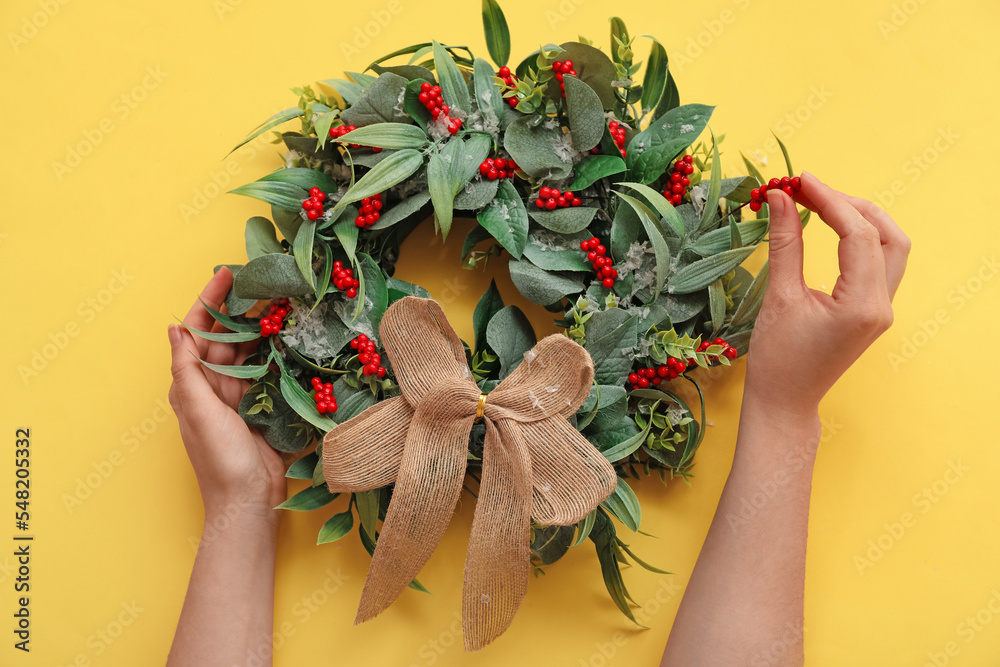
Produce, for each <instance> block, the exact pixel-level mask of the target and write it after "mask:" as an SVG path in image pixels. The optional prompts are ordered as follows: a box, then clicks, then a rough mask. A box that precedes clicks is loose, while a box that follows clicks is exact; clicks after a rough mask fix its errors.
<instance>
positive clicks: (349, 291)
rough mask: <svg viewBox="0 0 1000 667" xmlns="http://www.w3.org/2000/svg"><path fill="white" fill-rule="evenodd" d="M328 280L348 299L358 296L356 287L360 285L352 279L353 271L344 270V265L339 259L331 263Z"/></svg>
mask: <svg viewBox="0 0 1000 667" xmlns="http://www.w3.org/2000/svg"><path fill="white" fill-rule="evenodd" d="M330 279H331V280H333V286H334V287H336V288H337V289H339V290H343V291H344V295H345V296H346V297H347V298H348V299H353V298H354V297H356V296H357V295H358V286H359V285H360V284H361V283H360V282H358V280H357V278H355V277H354V270H353V269H347V268H344V263H343V262H341V261H340V260H339V259H338V260H337V261H336V262H334V263H333V271H331V272H330Z"/></svg>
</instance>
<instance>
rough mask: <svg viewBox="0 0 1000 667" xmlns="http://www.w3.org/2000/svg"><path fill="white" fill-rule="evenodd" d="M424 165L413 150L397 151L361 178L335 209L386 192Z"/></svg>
mask: <svg viewBox="0 0 1000 667" xmlns="http://www.w3.org/2000/svg"><path fill="white" fill-rule="evenodd" d="M423 164H424V156H423V154H422V153H421V152H420V151H418V150H416V149H413V148H404V149H403V150H400V151H397V152H395V153H393V154H392V155H390V156H389V157H387V158H386V159H384V160H382V161H381V162H379V163H378V164H377V165H375V166H374V167H372V169H371V171H369V172H368V173H367V174H365V175H364V176H362V177H361V179H360V180H358V182H357V183H355V184H354V185H353V186H352V187H351V189H350V190H348V191H347V192H345V193H344V197H343V198H342V199H341V200H340V201H339V202H338V203H337V208H338V209H340V208H343V207H344V206H346V205H347V204H353V203H354V202H356V201H361V200H362V199H364V198H365V197H371V196H372V195H375V194H378V193H380V192H384V191H385V190H388V189H389V188H391V187H392V186H394V185H398V184H399V183H402V182H403V181H405V180H406V179H407V178H409V177H410V176H412V175H413V174H414V173H415V172H416V171H417V170H418V169H420V167H421V166H422V165H423Z"/></svg>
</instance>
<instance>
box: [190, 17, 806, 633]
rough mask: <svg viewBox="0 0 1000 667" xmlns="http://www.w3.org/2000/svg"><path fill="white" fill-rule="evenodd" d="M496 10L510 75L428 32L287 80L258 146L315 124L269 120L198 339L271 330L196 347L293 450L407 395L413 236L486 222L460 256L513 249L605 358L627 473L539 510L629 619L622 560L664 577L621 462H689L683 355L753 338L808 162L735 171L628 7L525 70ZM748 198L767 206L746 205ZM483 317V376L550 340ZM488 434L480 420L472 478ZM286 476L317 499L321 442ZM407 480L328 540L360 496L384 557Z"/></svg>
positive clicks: (721, 351) (526, 272)
mask: <svg viewBox="0 0 1000 667" xmlns="http://www.w3.org/2000/svg"><path fill="white" fill-rule="evenodd" d="M483 17H484V25H485V30H486V42H487V46H488V49H489V53H490V56H491V58H492V60H493V62H494V63H496V65H497V66H499V69H498V70H496V69H494V68H493V66H491V65H490V64H489V63H488V62H487V61H486V60H483V59H481V58H475V57H474V55H473V54H472V52H471V51H469V49H467V48H466V47H461V46H454V47H451V46H444V45H442V44H439V43H438V42H433V41H432V42H430V43H425V44H416V45H413V46H410V47H407V48H403V49H400V50H398V51H395V52H393V53H391V54H389V55H387V56H385V57H383V58H379V59H378V60H376V61H375V62H373V63H372V64H371V66H370V67H369V68H368V71H369V72H371V73H370V74H369V73H353V72H352V73H348V75H349V77H350V78H349V79H331V80H326V81H322V82H320V84H321V86H322V87H321V89H320V90H329V91H330V92H328V93H324V92H317V91H316V90H314V89H313V88H311V87H304V88H301V89H293V91H294V92H295V93H296V94H298V95H299V103H298V105H297V106H296V107H293V108H291V109H287V110H285V111H282V112H280V113H278V114H275V115H274V116H272V117H271V118H269V119H268V120H267V121H266V122H264V123H263V124H262V125H261V126H260V127H258V128H257V129H256V130H255V131H253V132H252V133H251V134H250V135H249V136H248V137H247V138H246V139H245V140H244V142H243V143H246V142H248V141H251V140H252V139H254V138H256V137H258V136H259V135H261V134H262V133H264V132H267V131H270V130H272V129H273V128H275V127H277V126H279V125H281V124H283V123H285V122H288V121H292V120H296V119H298V120H299V121H300V122H301V130H300V131H299V132H284V133H280V134H279V133H277V132H275V134H276V135H277V138H276V141H279V142H282V143H283V144H284V145H285V146H286V147H287V149H288V154H287V157H286V162H285V164H284V165H283V166H282V167H281V168H279V169H278V170H277V171H274V172H272V173H270V174H268V175H267V176H264V177H263V178H261V179H260V180H258V181H256V182H254V183H250V184H248V185H244V186H242V187H239V188H237V189H235V190H233V192H235V193H238V194H243V195H248V196H251V197H255V198H257V199H260V200H262V201H264V202H267V203H268V204H270V205H271V214H272V219H273V222H272V220H269V219H267V218H264V217H253V218H251V219H250V220H249V221H248V222H247V225H246V249H247V257H248V262H247V263H246V264H245V265H241V266H231V267H230V268H231V269H232V270H233V273H234V276H235V277H234V281H233V287H232V290H231V292H230V294H229V295H228V297H227V299H226V303H225V305H226V309H225V310H226V312H225V313H223V312H220V311H217V310H214V309H212V308H209V311H210V312H211V313H212V315H213V316H214V317H215V319H216V320H217V321H218V322H220V323H221V324H222V325H224V326H225V327H226V328H227V329H228V330H229V331H231V332H232V333H221V334H219V333H209V332H200V331H193V332H192V333H194V334H196V335H199V336H202V337H204V338H207V339H209V340H217V341H227V342H241V341H251V340H259V345H258V348H257V352H256V354H255V355H253V356H252V357H251V358H249V359H248V360H247V361H246V363H245V364H244V365H241V366H220V365H214V364H209V363H207V362H203V363H205V365H206V366H208V367H209V368H211V369H213V370H214V371H217V372H219V373H223V374H226V375H230V376H235V377H240V378H246V379H250V380H252V384H251V386H250V389H249V390H248V391H247V393H246V395H245V396H244V397H243V399H242V401H241V402H240V405H239V413H240V414H241V415H242V416H243V418H244V419H245V421H246V423H247V424H248V425H250V426H252V427H255V428H257V429H258V430H259V431H260V432H261V433H262V434H263V436H264V437H265V438H266V440H267V442H269V443H270V444H271V446H272V447H274V448H275V449H277V450H280V451H283V452H299V451H301V450H304V449H306V448H308V447H310V446H312V445H314V444H316V443H317V442H318V441H321V440H322V436H323V434H325V433H326V432H327V431H328V430H330V429H331V428H333V427H334V426H335V425H336V424H337V423H338V422H342V421H345V420H347V419H349V418H351V417H353V416H355V415H357V414H359V413H360V412H362V411H363V410H364V409H365V408H368V407H370V406H372V405H374V404H375V403H376V402H378V401H380V400H383V399H385V398H388V397H392V396H395V395H398V393H399V390H398V387H397V385H396V383H395V382H394V380H393V373H392V368H391V365H390V363H389V360H388V359H386V358H384V357H383V356H382V355H381V350H380V348H379V347H378V336H377V332H378V324H379V321H380V320H381V317H382V315H383V314H384V313H385V311H386V308H387V307H388V306H389V304H391V303H393V302H394V301H396V300H398V299H400V298H402V297H404V296H406V295H416V296H425V297H426V296H429V295H428V293H427V292H426V290H424V289H423V288H421V287H420V286H418V285H413V284H410V283H407V282H404V281H402V280H399V279H397V278H394V277H392V276H393V272H394V265H395V262H396V259H397V257H398V256H399V249H400V244H401V243H402V241H403V240H404V239H405V238H406V236H407V234H409V233H410V232H411V231H412V230H413V229H414V228H415V227H416V226H417V225H419V224H422V223H423V221H425V220H426V219H427V218H428V217H431V216H432V217H433V220H434V225H435V229H436V231H437V232H439V233H440V234H441V236H442V238H444V237H446V236H447V235H448V233H449V231H450V229H451V225H452V219H453V216H454V215H455V212H456V211H459V212H465V215H467V216H475V218H476V220H478V223H479V224H478V225H477V226H476V227H475V228H473V229H472V231H471V232H469V234H468V236H467V237H466V239H465V243H464V246H463V249H462V257H461V258H456V260H459V259H460V260H461V261H462V262H463V264H464V265H465V266H466V267H467V268H474V267H476V266H478V265H479V264H480V263H484V262H487V261H490V260H491V259H492V260H493V261H497V260H499V259H502V258H503V257H504V256H506V257H507V261H508V266H509V270H510V276H511V278H512V280H513V283H514V285H515V286H516V287H517V289H518V290H519V291H520V292H521V294H523V295H524V297H525V298H527V299H528V300H529V301H531V302H533V303H536V304H539V305H540V306H543V307H545V308H546V309H547V310H548V311H550V312H552V313H554V314H555V315H556V318H557V319H556V323H557V324H558V325H559V326H560V327H562V328H563V329H564V330H565V334H566V335H567V336H569V337H571V338H572V339H574V340H576V341H577V342H579V343H580V344H581V345H583V347H584V348H585V349H586V350H587V351H588V352H589V353H590V355H591V357H592V358H593V362H594V366H595V369H596V374H595V384H594V387H593V388H592V391H591V393H590V396H589V397H588V399H587V401H586V402H585V404H584V405H583V407H582V408H581V409H580V411H579V412H578V413H577V415H576V416H575V425H576V427H577V428H578V429H579V430H580V431H581V432H582V434H583V435H584V436H585V437H586V438H587V439H588V440H589V441H590V442H591V443H593V444H594V445H595V447H597V448H598V449H599V450H600V451H601V452H602V453H603V454H604V455H605V456H606V457H607V458H608V459H609V460H610V461H611V462H612V463H613V464H614V466H615V468H616V470H617V472H618V474H619V483H618V487H617V490H616V491H615V492H614V493H613V494H612V495H611V496H610V497H608V498H607V500H605V501H604V502H603V503H601V506H600V507H599V508H597V509H596V510H595V511H594V512H593V513H591V514H590V515H589V516H588V517H587V518H586V519H585V520H584V521H582V522H581V523H580V524H579V525H577V526H575V527H572V526H570V527H565V526H564V527H547V526H540V525H535V526H533V530H532V542H531V548H532V560H533V565H534V566H535V568H536V574H537V573H538V571H540V570H541V568H543V567H544V566H546V565H549V564H551V563H553V562H555V561H556V560H558V559H559V558H560V557H561V556H562V555H563V554H565V553H566V551H567V550H568V549H569V548H570V547H571V546H575V545H578V544H580V543H582V542H583V541H585V540H586V539H587V538H589V539H590V540H591V541H592V542H593V543H594V545H595V547H596V550H597V555H598V558H599V560H600V564H601V568H602V571H603V574H604V581H605V584H606V585H607V588H608V591H609V592H610V594H611V597H612V598H613V599H614V601H615V603H616V604H617V606H618V608H619V609H620V610H621V611H622V612H623V613H624V614H625V615H626V616H628V617H629V618H632V619H633V620H634V618H633V616H632V612H631V610H630V608H629V604H628V599H629V597H628V593H627V591H626V589H625V586H624V583H623V581H622V577H621V573H620V569H619V566H620V563H621V562H628V559H629V558H631V560H633V561H634V562H636V563H637V564H638V565H640V566H642V567H645V568H647V569H649V570H652V571H655V572H661V570H658V569H657V568H655V567H652V566H650V565H648V564H646V563H644V562H643V561H642V560H640V559H639V558H637V557H636V556H635V555H634V554H633V553H632V552H631V551H630V550H629V547H628V545H627V544H626V543H625V542H624V541H623V540H622V539H621V538H620V537H619V536H618V535H617V533H616V525H615V523H613V522H612V521H611V518H612V517H613V518H615V519H617V520H618V521H620V522H621V523H622V524H623V525H625V526H626V527H627V528H629V529H630V530H632V531H636V530H638V528H639V523H640V518H641V510H640V506H639V502H638V500H637V498H636V496H635V494H634V493H633V492H632V490H631V488H630V487H629V484H628V483H627V481H626V479H629V478H640V477H641V475H642V474H645V475H650V474H653V473H654V472H655V473H656V474H658V475H659V477H660V478H661V479H662V480H663V481H664V483H666V481H667V480H668V479H672V478H673V477H675V476H680V477H683V478H686V477H688V476H689V475H690V470H691V466H692V459H693V457H694V454H695V452H696V451H697V449H698V446H699V444H700V443H701V442H702V440H703V437H704V426H705V423H706V422H705V402H704V396H703V394H702V392H701V389H700V387H698V382H697V379H696V377H694V376H693V375H692V373H691V371H693V370H695V369H697V368H708V367H712V366H719V365H722V366H728V365H729V364H730V362H731V360H732V359H733V358H735V357H736V356H737V355H741V354H744V353H746V351H747V346H748V343H749V339H750V334H751V332H752V330H753V326H754V321H755V318H756V316H757V313H758V310H759V308H760V305H761V300H762V297H763V292H764V286H765V284H766V280H767V270H766V266H765V268H764V270H762V271H761V272H760V273H759V274H758V275H757V276H756V277H754V276H752V275H751V274H750V273H748V272H747V271H746V270H745V269H743V268H742V267H741V266H740V265H741V263H742V262H743V261H744V260H745V259H746V258H747V257H749V256H750V255H751V254H752V253H753V251H754V249H755V248H756V246H757V245H758V244H759V243H760V242H761V241H762V239H763V238H764V236H765V234H766V233H767V230H768V221H767V206H766V200H765V198H764V192H765V191H766V190H767V189H768V188H774V187H780V188H790V189H793V190H794V189H796V188H797V187H798V179H796V178H794V177H793V174H792V169H791V164H790V161H789V160H788V153H787V151H785V148H784V146H783V145H782V146H781V148H782V151H783V153H784V155H785V159H786V163H788V164H787V166H788V172H789V175H788V177H785V178H783V179H772V180H771V181H769V182H766V183H765V181H764V178H763V177H762V176H761V174H760V173H759V172H758V171H757V170H756V169H755V168H754V166H753V164H752V163H751V162H750V161H749V160H746V158H744V162H745V163H746V165H747V168H748V170H749V173H750V175H749V176H744V177H736V178H723V176H722V165H721V161H720V158H719V142H720V141H721V137H720V138H715V137H714V136H710V137H709V138H708V139H707V140H702V139H700V137H701V135H702V134H703V131H704V130H705V129H706V127H707V126H708V122H709V119H710V118H711V115H712V111H713V107H710V106H705V105H701V104H687V105H680V102H679V95H678V91H677V86H676V84H675V82H674V79H673V77H672V76H671V74H670V71H669V69H668V64H667V55H666V51H665V50H664V48H663V46H662V45H661V44H660V43H659V42H658V41H656V40H655V39H653V38H650V39H651V46H650V52H649V56H648V58H647V59H646V62H645V68H644V70H643V72H644V73H643V75H642V81H641V83H640V82H639V80H638V78H637V76H638V74H639V71H640V69H641V63H639V62H636V61H635V59H634V52H633V48H634V47H635V43H636V38H635V37H631V36H629V34H628V32H627V30H626V28H625V25H624V23H623V22H622V21H621V20H620V19H617V18H613V19H611V40H612V45H613V47H612V49H611V55H610V57H609V56H608V55H606V54H604V53H603V52H601V51H600V50H598V49H597V48H595V47H594V46H592V45H591V44H590V43H589V42H586V41H583V40H581V41H578V42H566V43H563V44H561V45H554V44H547V45H545V46H544V47H542V48H541V49H539V50H537V51H535V52H534V53H531V54H529V55H528V56H527V58H525V59H524V60H523V61H521V62H520V64H518V65H517V67H516V68H514V69H513V70H512V69H510V68H508V67H507V66H506V64H507V61H508V56H509V51H510V38H509V34H508V32H507V25H506V21H505V19H504V16H503V14H502V12H501V11H500V8H499V7H498V6H497V5H496V3H495V2H493V1H492V0H486V1H485V2H484V12H483ZM404 58H408V59H407V60H406V64H398V63H399V62H400V60H401V59H404ZM390 62H395V63H397V64H386V63H390ZM240 145H241V146H242V145H243V144H240ZM238 147H239V146H237V148H238ZM234 150H235V149H234ZM747 208H749V209H750V210H751V211H753V212H756V217H749V218H747V217H744V214H745V212H746V209H747ZM807 215H808V213H804V214H803V224H804V223H805V221H806V219H807V218H806V217H805V216H807ZM275 228H277V230H276V229H275ZM277 232H280V234H281V236H282V237H283V238H282V239H281V240H279V238H278V234H277ZM262 300H263V301H266V302H267V303H265V304H263V305H262V304H261V303H260V302H261V301H262ZM206 307H207V306H206ZM261 308H263V310H260V309H261ZM251 311H253V312H254V313H257V314H256V315H255V316H254V317H249V316H247V314H248V313H250V312H251ZM473 324H474V331H475V339H474V341H472V345H471V346H468V345H467V355H468V361H469V367H470V368H471V369H472V372H473V375H474V379H475V381H476V382H477V383H478V384H479V386H480V388H481V389H482V391H483V392H484V393H485V392H488V391H489V390H490V389H492V388H493V387H495V386H496V385H497V383H498V382H499V381H500V380H501V379H503V378H504V377H505V376H506V375H507V374H508V373H510V372H511V370H513V369H514V368H515V367H516V366H517V365H518V364H519V363H520V362H521V361H522V360H523V358H524V354H525V352H527V351H528V350H529V349H530V348H531V347H532V346H533V345H534V343H535V340H536V338H535V334H534V332H533V331H532V328H531V325H530V324H529V323H528V320H527V318H526V317H525V316H524V314H523V313H522V312H521V311H520V310H519V309H518V308H517V307H516V306H505V305H504V303H503V302H502V300H501V298H500V294H499V293H498V291H497V289H496V287H495V285H491V286H490V289H489V290H488V291H487V292H486V293H485V294H483V296H482V298H481V299H480V300H479V303H478V304H477V306H476V308H475V313H474V322H473ZM679 382H688V383H690V384H691V385H693V387H694V388H695V389H697V396H698V398H699V402H700V405H698V406H697V407H696V409H694V410H693V409H692V408H691V407H690V406H689V405H688V404H687V403H686V402H685V401H684V400H682V398H681V396H680V395H679V394H678V392H677V391H676V390H675V386H676V385H677V383H679ZM319 446H321V442H320V443H319V444H317V447H319ZM482 446H483V428H482V426H481V425H479V426H477V427H475V428H474V430H473V434H472V437H471V438H470V442H469V451H468V458H469V466H470V469H471V470H472V471H475V469H476V465H477V462H479V461H480V459H481V456H482ZM287 476H288V477H290V478H295V479H305V480H312V485H311V486H308V487H306V489H305V490H303V491H300V492H298V493H296V494H295V495H293V496H292V497H291V498H289V499H288V500H287V501H286V502H285V503H283V504H282V505H281V506H280V507H281V508H284V509H289V510H300V511H301V510H314V509H319V508H321V507H325V506H327V505H328V504H330V503H332V502H333V501H335V500H336V498H337V494H333V493H331V492H330V491H329V490H328V488H327V486H326V484H325V481H324V478H323V474H322V465H321V462H320V456H319V452H317V451H312V452H310V453H308V454H305V455H304V456H302V457H301V458H299V459H298V460H297V461H296V462H295V463H294V464H293V465H292V466H291V467H290V469H289V470H288V473H287ZM469 476H470V477H471V478H472V479H473V480H475V479H476V475H475V473H474V472H470V473H469ZM466 488H467V489H468V488H469V487H466ZM391 492H392V490H391V488H390V487H387V488H384V489H381V490H376V491H372V492H365V493H356V494H352V495H351V497H350V498H349V499H348V504H347V507H346V509H345V510H343V511H341V512H339V513H337V514H334V515H333V516H332V517H331V518H330V519H329V521H327V522H326V524H325V525H324V526H323V527H322V529H321V531H320V534H319V540H318V542H319V543H321V544H322V543H326V542H331V541H334V540H337V539H340V538H342V537H343V536H345V535H346V534H347V533H348V532H349V531H350V530H351V529H352V528H353V527H354V523H355V521H354V513H353V511H352V508H355V509H356V510H357V515H358V524H359V525H358V532H359V535H360V538H361V540H362V543H363V544H364V546H365V547H366V548H367V550H368V551H369V553H372V552H373V551H374V548H375V541H376V539H377V536H378V521H379V520H380V519H382V518H384V517H385V512H386V509H387V507H388V502H389V498H390V495H391ZM470 493H472V491H471V489H470ZM412 585H413V587H415V588H422V587H421V586H420V584H419V583H418V582H416V581H414V583H413V584H412Z"/></svg>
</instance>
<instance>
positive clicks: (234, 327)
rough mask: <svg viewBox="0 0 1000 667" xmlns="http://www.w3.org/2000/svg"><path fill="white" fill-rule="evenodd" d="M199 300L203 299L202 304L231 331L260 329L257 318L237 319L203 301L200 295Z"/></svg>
mask: <svg viewBox="0 0 1000 667" xmlns="http://www.w3.org/2000/svg"><path fill="white" fill-rule="evenodd" d="M198 300H199V301H201V305H202V306H204V307H205V310H207V311H208V312H209V314H210V315H211V316H212V317H214V318H215V321H216V322H218V323H219V324H221V325H222V326H224V327H226V328H227V329H229V330H230V331H242V332H250V331H254V332H257V331H260V323H259V322H258V321H257V320H252V319H248V318H240V319H236V318H235V317H233V316H232V315H227V314H226V313H223V312H221V311H218V310H216V309H215V308H212V307H211V306H210V305H208V304H207V303H205V302H204V301H202V298H201V297H200V296H199V297H198ZM254 303H256V302H254Z"/></svg>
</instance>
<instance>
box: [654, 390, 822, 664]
mask: <svg viewBox="0 0 1000 667" xmlns="http://www.w3.org/2000/svg"><path fill="white" fill-rule="evenodd" d="M819 438H820V422H819V417H818V414H817V413H816V412H815V411H806V412H805V414H797V413H788V412H782V411H781V409H780V407H778V406H775V405H774V404H773V403H771V404H770V405H769V404H768V400H767V396H766V395H763V394H762V392H760V391H757V390H755V389H754V388H753V387H752V386H750V385H749V384H748V387H747V391H746V392H745V394H744V400H743V408H742V413H741V418H740V429H739V436H738V439H737V445H736V454H735V457H734V459H733V467H732V471H731V472H730V475H729V479H728V481H727V482H726V486H725V489H724V490H723V493H722V497H721V499H720V502H719V507H718V510H717V511H716V514H715V518H714V520H713V521H712V526H711V528H710V529H709V532H708V536H707V538H706V540H705V544H704V546H703V547H702V551H701V554H700V556H699V558H698V562H697V564H696V566H695V569H694V572H693V573H692V576H691V580H690V581H689V583H688V586H687V590H686V592H685V594H684V599H683V600H682V602H681V606H680V609H679V611H678V614H677V619H676V621H675V622H674V627H673V630H672V632H671V635H670V641H669V642H668V644H667V648H666V651H665V653H664V656H663V662H662V665H664V666H669V667H678V666H683V667H697V666H698V665H743V664H749V665H758V664H759V665H763V664H768V665H773V664H781V665H800V664H801V663H802V626H803V591H804V587H805V559H806V534H807V531H808V516H809V494H810V490H811V485H812V470H813V463H814V461H815V456H816V448H817V446H818V443H819Z"/></svg>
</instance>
